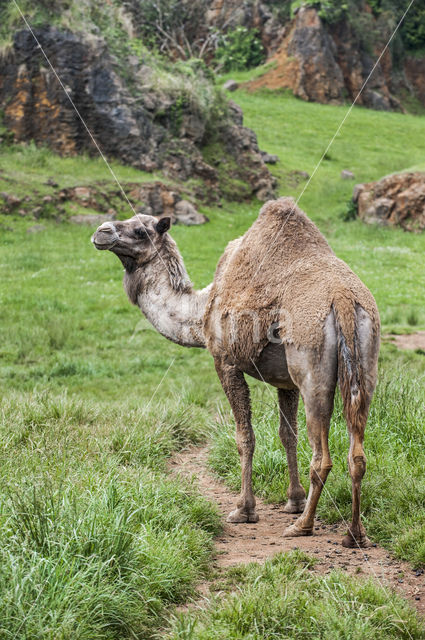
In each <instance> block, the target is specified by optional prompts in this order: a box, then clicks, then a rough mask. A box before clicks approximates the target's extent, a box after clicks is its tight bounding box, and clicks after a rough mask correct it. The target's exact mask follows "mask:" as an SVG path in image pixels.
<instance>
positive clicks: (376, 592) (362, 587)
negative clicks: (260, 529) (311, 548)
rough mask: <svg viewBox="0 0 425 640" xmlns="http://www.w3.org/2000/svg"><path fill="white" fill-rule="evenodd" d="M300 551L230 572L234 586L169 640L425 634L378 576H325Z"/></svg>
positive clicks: (188, 616) (187, 616)
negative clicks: (375, 579) (315, 571)
mask: <svg viewBox="0 0 425 640" xmlns="http://www.w3.org/2000/svg"><path fill="white" fill-rule="evenodd" d="M313 565H314V560H311V559H309V558H308V557H307V556H305V555H304V554H302V553H300V552H293V553H288V554H278V555H276V556H275V557H274V558H273V559H271V560H268V561H267V562H266V563H265V564H264V565H258V564H254V563H253V564H250V565H246V566H245V567H238V568H235V569H233V570H232V569H231V570H230V572H229V573H230V580H229V584H228V590H232V591H233V593H231V594H229V595H227V596H226V597H223V594H222V593H220V595H219V596H217V597H215V598H213V599H212V601H211V603H210V605H209V606H208V608H206V609H205V610H199V609H198V610H194V611H191V612H188V613H184V614H182V615H180V616H179V617H177V618H176V619H175V621H174V624H173V627H172V630H171V632H170V633H169V635H167V638H169V640H171V639H172V640H177V638H179V640H195V639H196V640H239V639H241V638H244V639H246V640H248V639H249V640H251V639H252V640H254V638H255V640H271V639H272V638H275V639H276V640H277V639H282V640H283V639H284V638H288V639H289V638H291V639H301V638H305V639H307V638H315V639H316V638H317V639H318V640H319V639H323V640H327V639H328V638H334V639H335V640H338V639H340V640H355V639H357V638H372V637H373V638H377V639H379V640H390V639H394V640H395V639H396V638H397V639H399V638H411V639H413V638H415V639H416V638H417V639H418V640H419V638H422V637H423V633H424V627H423V624H422V622H421V621H420V620H419V618H418V616H417V614H416V613H415V612H414V611H413V609H412V608H410V606H408V605H407V604H406V603H405V602H404V601H403V600H401V598H399V597H398V596H396V595H395V594H393V593H391V592H389V591H387V590H384V589H383V588H382V587H380V586H378V585H377V584H376V583H374V582H373V581H372V580H368V581H357V580H353V579H351V578H349V577H347V576H346V575H344V574H343V573H341V572H337V571H332V573H330V574H329V575H327V576H318V575H315V574H313V573H311V571H310V569H311V567H312V566H313Z"/></svg>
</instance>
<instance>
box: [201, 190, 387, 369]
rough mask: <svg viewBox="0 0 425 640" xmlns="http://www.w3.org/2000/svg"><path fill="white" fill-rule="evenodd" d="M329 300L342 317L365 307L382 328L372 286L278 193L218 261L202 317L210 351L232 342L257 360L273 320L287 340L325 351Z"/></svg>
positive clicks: (243, 352)
mask: <svg viewBox="0 0 425 640" xmlns="http://www.w3.org/2000/svg"><path fill="white" fill-rule="evenodd" d="M332 305H337V306H338V309H339V310H340V314H341V316H343V315H344V314H345V315H347V314H351V313H352V312H353V309H354V307H355V305H360V306H362V307H363V308H364V309H365V310H366V312H367V313H368V314H369V315H370V317H371V318H372V320H373V322H374V323H375V324H376V325H377V326H378V325H379V316H378V311H377V308H376V303H375V301H374V299H373V296H372V294H371V293H370V291H369V290H368V289H367V287H366V286H365V285H364V284H363V283H362V282H361V280H360V279H359V278H358V277H357V276H356V275H355V274H354V273H353V272H352V271H351V269H350V268H349V267H348V266H347V265H346V264H345V263H344V262H343V261H342V260H339V259H338V258H337V257H336V256H335V254H334V253H333V251H332V249H331V248H330V247H329V245H328V243H327V241H326V240H325V238H324V237H323V235H322V234H321V233H320V231H319V229H318V228H317V227H316V226H315V225H314V224H313V222H312V221H311V220H309V218H308V217H307V216H306V215H305V214H304V213H303V212H302V211H301V210H300V209H298V208H297V207H296V206H295V204H294V202H293V200H292V199H290V198H279V199H278V200H275V201H271V202H268V203H266V205H264V207H263V208H262V209H261V211H260V214H259V216H258V218H257V220H256V221H255V222H254V224H253V225H252V226H251V227H250V229H248V231H247V232H246V233H245V235H244V236H243V237H242V238H239V239H238V240H236V241H233V242H232V243H230V244H229V246H228V248H227V249H226V251H225V253H224V255H223V257H222V259H221V260H220V262H219V263H218V266H217V271H216V275H215V278H214V283H213V286H212V289H211V293H210V297H209V301H208V304H207V309H206V313H205V317H204V324H205V335H206V339H207V346H208V348H209V349H210V351H211V352H212V353H213V354H214V353H215V352H217V351H221V350H222V349H224V350H226V351H228V350H229V343H228V340H229V339H230V340H231V341H232V345H231V346H232V350H236V351H237V352H239V351H241V353H237V354H235V355H237V356H238V357H241V358H243V359H245V358H246V357H248V358H251V357H255V356H256V355H257V354H258V353H260V352H261V350H262V349H263V348H264V346H265V344H266V343H267V342H268V341H269V337H270V336H269V335H268V331H269V328H270V326H272V325H274V329H273V330H274V332H276V331H278V332H279V333H280V336H281V338H282V340H283V341H284V342H288V343H289V342H290V343H293V344H295V346H296V347H307V348H309V347H311V348H315V349H316V348H320V347H321V345H322V342H323V325H324V322H325V319H326V317H327V315H328V314H329V311H330V309H331V307H332ZM219 325H220V326H219ZM228 334H230V337H229V335H228Z"/></svg>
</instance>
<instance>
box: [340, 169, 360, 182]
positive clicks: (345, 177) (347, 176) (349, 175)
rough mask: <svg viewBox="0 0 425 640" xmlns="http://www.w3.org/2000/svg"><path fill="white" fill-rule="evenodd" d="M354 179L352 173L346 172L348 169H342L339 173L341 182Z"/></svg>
mask: <svg viewBox="0 0 425 640" xmlns="http://www.w3.org/2000/svg"><path fill="white" fill-rule="evenodd" d="M355 177H356V176H355V175H354V173H353V172H352V171H348V169H343V170H342V171H341V178H342V179H343V180H354V178H355Z"/></svg>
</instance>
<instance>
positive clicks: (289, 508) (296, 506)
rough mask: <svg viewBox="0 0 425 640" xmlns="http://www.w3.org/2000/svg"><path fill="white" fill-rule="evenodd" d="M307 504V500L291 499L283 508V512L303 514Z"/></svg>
mask: <svg viewBox="0 0 425 640" xmlns="http://www.w3.org/2000/svg"><path fill="white" fill-rule="evenodd" d="M305 504H306V501H305V500H291V498H289V500H288V502H287V503H286V504H285V506H284V507H283V512H284V513H302V512H303V511H304V507H305Z"/></svg>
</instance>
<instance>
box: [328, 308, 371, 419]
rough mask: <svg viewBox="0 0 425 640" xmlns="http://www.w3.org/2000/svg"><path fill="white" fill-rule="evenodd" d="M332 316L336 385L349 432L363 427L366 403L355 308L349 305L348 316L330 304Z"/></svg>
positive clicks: (365, 417)
mask: <svg viewBox="0 0 425 640" xmlns="http://www.w3.org/2000/svg"><path fill="white" fill-rule="evenodd" d="M350 306H351V305H350ZM334 315H335V323H336V331H337V338H338V383H339V388H340V391H341V396H342V402H343V407H344V417H345V419H346V421H347V425H348V429H349V430H350V431H351V430H352V429H357V428H362V427H363V428H364V425H365V422H366V419H367V413H368V404H369V403H368V401H367V392H366V389H365V375H364V374H365V372H364V371H363V366H362V355H361V345H360V341H359V336H358V331H357V313H356V308H355V306H354V305H353V306H352V307H351V309H350V312H349V313H344V314H341V313H340V312H339V310H338V308H337V307H335V305H334Z"/></svg>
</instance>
